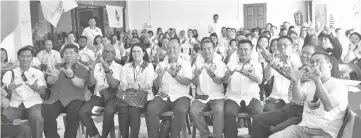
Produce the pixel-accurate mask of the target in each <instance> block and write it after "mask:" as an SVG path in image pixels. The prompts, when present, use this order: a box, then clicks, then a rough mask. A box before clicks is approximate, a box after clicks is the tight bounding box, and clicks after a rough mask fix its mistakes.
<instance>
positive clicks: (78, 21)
mask: <svg viewBox="0 0 361 138" xmlns="http://www.w3.org/2000/svg"><path fill="white" fill-rule="evenodd" d="M103 13H104V6H90V5H79V6H78V7H77V8H75V13H74V16H76V18H75V20H73V25H74V27H73V28H74V32H76V35H77V37H78V38H79V37H80V36H81V34H82V33H83V30H84V29H85V28H86V27H88V26H89V24H88V22H89V18H90V17H95V22H96V24H95V26H96V27H98V28H100V29H101V30H102V33H103V34H104V16H103Z"/></svg>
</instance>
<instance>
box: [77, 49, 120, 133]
mask: <svg viewBox="0 0 361 138" xmlns="http://www.w3.org/2000/svg"><path fill="white" fill-rule="evenodd" d="M102 55H103V57H102V59H100V61H99V62H98V63H96V64H95V67H92V66H90V67H89V70H90V73H89V74H90V75H91V76H92V75H93V76H92V77H90V80H88V81H90V82H91V83H90V84H94V83H95V90H94V94H93V95H92V96H91V99H90V100H89V101H87V102H85V103H84V105H83V106H82V107H81V108H80V110H79V116H80V120H81V122H82V124H83V125H84V126H85V127H86V128H87V130H88V131H87V132H88V135H89V136H90V137H95V138H100V135H99V132H98V130H97V128H96V127H95V124H94V122H93V119H92V118H91V115H92V109H93V108H94V107H96V106H97V107H104V108H105V109H104V118H103V129H102V130H103V131H102V133H103V134H102V136H103V137H106V136H107V135H108V133H109V132H110V130H111V128H112V124H113V123H112V122H114V114H115V111H117V110H116V103H117V99H116V96H115V94H116V91H117V86H118V85H119V83H120V73H121V71H122V66H121V65H119V64H117V63H115V62H114V57H115V48H114V47H113V46H112V45H111V44H107V45H105V46H104V50H103V54H102Z"/></svg>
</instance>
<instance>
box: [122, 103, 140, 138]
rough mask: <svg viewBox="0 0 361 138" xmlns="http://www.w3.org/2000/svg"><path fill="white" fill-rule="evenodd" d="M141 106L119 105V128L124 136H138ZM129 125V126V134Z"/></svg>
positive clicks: (130, 137)
mask: <svg viewBox="0 0 361 138" xmlns="http://www.w3.org/2000/svg"><path fill="white" fill-rule="evenodd" d="M141 113H142V108H138V107H133V106H119V108H118V120H119V130H120V132H121V134H122V137H124V138H138V137H139V129H140V115H141ZM129 127H130V128H131V131H130V135H129Z"/></svg>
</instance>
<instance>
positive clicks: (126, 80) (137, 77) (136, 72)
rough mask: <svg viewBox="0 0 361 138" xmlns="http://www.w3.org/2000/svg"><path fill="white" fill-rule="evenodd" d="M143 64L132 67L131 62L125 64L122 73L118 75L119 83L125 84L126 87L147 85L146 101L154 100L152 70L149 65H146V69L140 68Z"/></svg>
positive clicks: (151, 66)
mask: <svg viewBox="0 0 361 138" xmlns="http://www.w3.org/2000/svg"><path fill="white" fill-rule="evenodd" d="M143 62H144V61H142V62H140V65H136V67H134V66H133V62H130V63H127V64H125V65H124V66H123V71H122V72H121V75H120V83H121V84H125V85H126V86H128V85H131V84H133V83H138V84H148V85H149V86H150V87H149V89H147V90H145V91H148V92H149V93H148V99H147V100H148V101H149V100H152V99H153V98H154V95H153V92H152V86H153V80H154V68H153V65H152V64H151V63H148V65H147V67H142V65H143Z"/></svg>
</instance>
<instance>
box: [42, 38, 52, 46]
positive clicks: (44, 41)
mask: <svg viewBox="0 0 361 138" xmlns="http://www.w3.org/2000/svg"><path fill="white" fill-rule="evenodd" d="M46 41H50V42H51V43H53V41H51V39H45V40H44V45H45V43H46Z"/></svg>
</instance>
